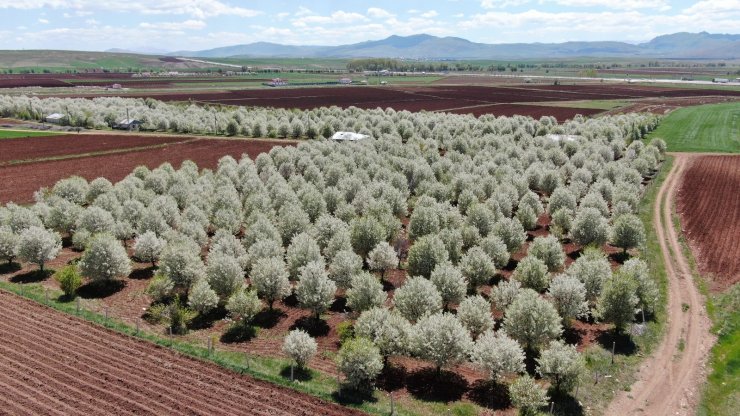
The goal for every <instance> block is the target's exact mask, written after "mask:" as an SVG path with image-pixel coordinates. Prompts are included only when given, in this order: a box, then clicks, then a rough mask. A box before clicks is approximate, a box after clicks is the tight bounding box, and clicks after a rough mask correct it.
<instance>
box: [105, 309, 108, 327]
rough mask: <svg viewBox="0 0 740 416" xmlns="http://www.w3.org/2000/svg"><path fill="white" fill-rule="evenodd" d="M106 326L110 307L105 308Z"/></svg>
mask: <svg viewBox="0 0 740 416" xmlns="http://www.w3.org/2000/svg"><path fill="white" fill-rule="evenodd" d="M105 324H106V325H107V324H108V307H107V306H106V307H105Z"/></svg>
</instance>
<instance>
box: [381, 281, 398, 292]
mask: <svg viewBox="0 0 740 416" xmlns="http://www.w3.org/2000/svg"><path fill="white" fill-rule="evenodd" d="M380 283H382V284H383V292H390V291H391V290H396V287H395V286H393V283H391V282H389V281H387V280H385V279H382V280H381V281H380Z"/></svg>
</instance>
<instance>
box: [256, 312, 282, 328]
mask: <svg viewBox="0 0 740 416" xmlns="http://www.w3.org/2000/svg"><path fill="white" fill-rule="evenodd" d="M286 316H288V314H286V313H285V312H283V310H282V309H272V310H270V309H264V310H262V311H260V312H259V313H258V314H257V315H255V316H254V319H252V325H254V326H258V327H260V328H265V329H269V328H273V327H274V326H275V325H277V324H278V322H280V319H282V318H284V317H286Z"/></svg>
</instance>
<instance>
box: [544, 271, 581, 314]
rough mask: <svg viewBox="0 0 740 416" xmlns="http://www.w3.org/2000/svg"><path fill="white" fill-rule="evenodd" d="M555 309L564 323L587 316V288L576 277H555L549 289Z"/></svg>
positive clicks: (562, 275) (561, 275)
mask: <svg viewBox="0 0 740 416" xmlns="http://www.w3.org/2000/svg"><path fill="white" fill-rule="evenodd" d="M547 293H548V294H549V295H550V297H551V298H552V301H553V303H554V304H555V308H556V309H557V310H558V313H559V314H560V316H561V317H562V318H563V321H564V322H566V323H567V322H568V321H570V320H571V319H574V318H579V317H581V316H585V315H586V314H587V313H588V302H587V301H586V286H585V285H584V284H583V283H582V282H581V281H580V280H578V279H577V278H576V277H574V276H570V275H566V274H560V275H557V276H555V278H554V279H552V282H551V283H550V287H549V288H548V289H547Z"/></svg>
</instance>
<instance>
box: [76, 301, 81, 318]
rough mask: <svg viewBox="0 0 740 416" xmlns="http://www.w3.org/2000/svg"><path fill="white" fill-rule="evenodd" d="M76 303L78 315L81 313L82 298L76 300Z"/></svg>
mask: <svg viewBox="0 0 740 416" xmlns="http://www.w3.org/2000/svg"><path fill="white" fill-rule="evenodd" d="M76 304H77V305H76V306H77V315H79V314H80V298H79V297H78V298H77V300H76Z"/></svg>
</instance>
